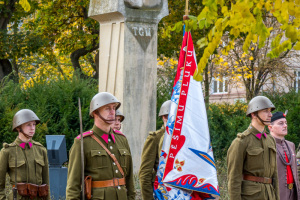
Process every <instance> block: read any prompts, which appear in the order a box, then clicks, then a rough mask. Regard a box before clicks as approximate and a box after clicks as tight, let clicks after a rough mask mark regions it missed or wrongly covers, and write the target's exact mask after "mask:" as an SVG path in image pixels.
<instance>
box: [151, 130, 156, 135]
mask: <svg viewBox="0 0 300 200" xmlns="http://www.w3.org/2000/svg"><path fill="white" fill-rule="evenodd" d="M156 134H157V131H151V132H149V135H156Z"/></svg>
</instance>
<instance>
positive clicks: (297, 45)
mask: <svg viewBox="0 0 300 200" xmlns="http://www.w3.org/2000/svg"><path fill="white" fill-rule="evenodd" d="M294 49H295V50H300V42H299V41H298V42H297V44H296V45H295V46H294Z"/></svg>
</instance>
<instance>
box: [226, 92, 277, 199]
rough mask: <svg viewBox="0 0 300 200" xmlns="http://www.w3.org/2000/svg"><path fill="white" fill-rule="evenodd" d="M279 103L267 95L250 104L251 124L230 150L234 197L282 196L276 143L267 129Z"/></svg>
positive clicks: (229, 176)
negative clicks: (274, 102)
mask: <svg viewBox="0 0 300 200" xmlns="http://www.w3.org/2000/svg"><path fill="white" fill-rule="evenodd" d="M274 109H275V106H274V105H273V104H272V102H271V101H270V100H269V99H268V98H267V97H264V96H257V97H254V98H253V99H252V100H251V101H250V102H249V105H248V109H247V116H248V117H251V124H250V125H249V127H248V129H247V130H245V131H244V132H243V133H239V134H238V135H237V137H236V138H235V139H234V140H233V142H232V143H231V146H230V147H229V149H228V152H227V167H228V193H229V196H230V199H232V200H241V199H242V200H254V199H255V200H279V188H278V174H277V161H276V144H275V140H274V138H273V137H272V136H271V135H270V134H268V133H267V132H266V131H265V126H266V125H270V124H271V117H272V113H271V111H273V110H274Z"/></svg>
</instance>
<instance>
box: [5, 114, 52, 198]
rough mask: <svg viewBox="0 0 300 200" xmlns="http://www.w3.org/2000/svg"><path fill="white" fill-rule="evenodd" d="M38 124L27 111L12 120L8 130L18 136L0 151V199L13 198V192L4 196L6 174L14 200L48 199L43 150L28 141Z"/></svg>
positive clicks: (46, 168) (47, 173)
mask: <svg viewBox="0 0 300 200" xmlns="http://www.w3.org/2000/svg"><path fill="white" fill-rule="evenodd" d="M39 122H40V120H39V118H38V117H37V116H36V114H35V113H34V112H33V111H32V110H29V109H22V110H20V111H18V112H17V113H16V114H15V116H14V118H13V126H12V130H13V131H16V132H18V136H17V138H16V139H15V141H14V142H13V143H11V144H7V143H4V144H3V148H2V149H1V151H0V199H1V200H4V199H6V198H8V199H9V200H12V199H13V193H12V192H10V194H9V195H8V196H6V194H5V180H6V174H8V175H9V177H10V184H11V185H12V186H13V188H15V185H16V183H17V190H18V194H17V199H22V200H29V199H48V200H50V195H48V193H49V168H48V157H47V150H46V148H45V147H44V146H43V145H41V144H40V143H38V142H36V141H34V140H32V137H33V136H34V134H35V128H36V125H37V124H38V123H39Z"/></svg>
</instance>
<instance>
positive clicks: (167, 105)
mask: <svg viewBox="0 0 300 200" xmlns="http://www.w3.org/2000/svg"><path fill="white" fill-rule="evenodd" d="M171 102H172V101H171V100H168V101H165V102H164V103H163V104H162V105H161V107H160V110H159V114H158V116H160V117H161V116H163V115H168V114H169V112H170V107H171Z"/></svg>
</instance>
